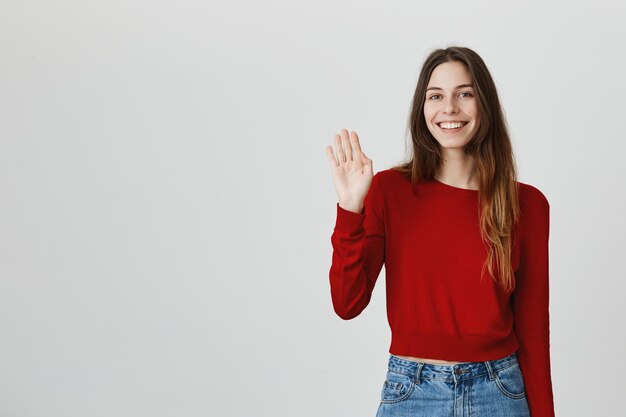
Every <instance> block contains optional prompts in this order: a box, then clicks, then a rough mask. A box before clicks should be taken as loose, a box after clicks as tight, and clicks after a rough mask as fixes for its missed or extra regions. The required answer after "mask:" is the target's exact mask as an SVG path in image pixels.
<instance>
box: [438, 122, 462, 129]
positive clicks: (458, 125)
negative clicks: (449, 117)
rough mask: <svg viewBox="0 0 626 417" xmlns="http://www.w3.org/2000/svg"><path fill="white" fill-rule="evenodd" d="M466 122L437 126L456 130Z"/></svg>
mask: <svg viewBox="0 0 626 417" xmlns="http://www.w3.org/2000/svg"><path fill="white" fill-rule="evenodd" d="M466 124H467V122H463V123H440V124H439V126H440V127H441V128H443V129H456V128H457V127H461V126H464V125H466Z"/></svg>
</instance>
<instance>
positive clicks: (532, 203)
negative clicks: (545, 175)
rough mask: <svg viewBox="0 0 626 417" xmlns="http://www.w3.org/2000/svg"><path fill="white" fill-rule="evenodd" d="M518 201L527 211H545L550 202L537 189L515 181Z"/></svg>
mask: <svg viewBox="0 0 626 417" xmlns="http://www.w3.org/2000/svg"><path fill="white" fill-rule="evenodd" d="M517 187H518V190H519V200H520V205H521V206H522V208H526V209H529V210H541V209H544V210H547V209H549V208H550V202H549V201H548V198H547V197H546V195H545V194H544V193H543V192H542V191H541V190H540V189H539V188H537V187H535V186H533V185H530V184H526V183H523V182H519V181H517Z"/></svg>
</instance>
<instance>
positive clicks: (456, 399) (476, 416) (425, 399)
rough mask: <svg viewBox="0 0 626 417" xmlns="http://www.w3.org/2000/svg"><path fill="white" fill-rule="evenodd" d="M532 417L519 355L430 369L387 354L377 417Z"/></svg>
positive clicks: (430, 367)
mask: <svg viewBox="0 0 626 417" xmlns="http://www.w3.org/2000/svg"><path fill="white" fill-rule="evenodd" d="M400 416H402V417H409V416H420V417H448V416H449V417H469V416H471V417H499V416H502V417H530V411H529V408H528V401H527V400H526V388H525V386H524V380H523V377H522V371H521V369H520V367H519V364H518V362H517V354H516V353H512V354H511V355H509V356H507V357H505V358H501V359H496V360H490V361H485V362H462V363H459V364H456V365H433V364H429V363H424V362H417V361H412V360H408V359H404V358H400V357H398V356H395V355H393V354H391V355H390V356H389V366H388V370H387V376H386V379H385V382H384V384H383V388H382V391H381V394H380V406H379V407H378V412H377V413H376V417H400Z"/></svg>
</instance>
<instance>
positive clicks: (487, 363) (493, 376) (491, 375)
mask: <svg viewBox="0 0 626 417" xmlns="http://www.w3.org/2000/svg"><path fill="white" fill-rule="evenodd" d="M484 363H485V366H486V367H487V372H488V373H489V380H491V381H493V380H494V379H496V376H497V375H496V371H495V369H493V367H492V366H491V361H485V362H484Z"/></svg>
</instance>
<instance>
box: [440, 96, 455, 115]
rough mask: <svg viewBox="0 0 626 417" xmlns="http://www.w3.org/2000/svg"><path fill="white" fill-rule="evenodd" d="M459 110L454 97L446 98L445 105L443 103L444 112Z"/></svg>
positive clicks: (451, 112)
mask: <svg viewBox="0 0 626 417" xmlns="http://www.w3.org/2000/svg"><path fill="white" fill-rule="evenodd" d="M457 111H458V107H457V105H456V102H455V101H454V98H453V97H452V98H448V99H446V101H445V103H444V105H443V112H444V113H446V114H454V113H456V112H457Z"/></svg>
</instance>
